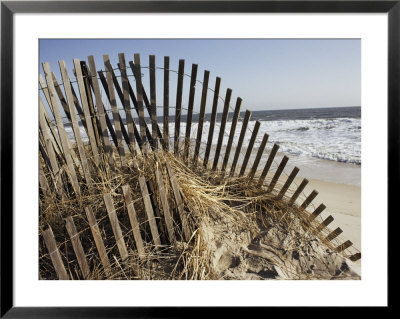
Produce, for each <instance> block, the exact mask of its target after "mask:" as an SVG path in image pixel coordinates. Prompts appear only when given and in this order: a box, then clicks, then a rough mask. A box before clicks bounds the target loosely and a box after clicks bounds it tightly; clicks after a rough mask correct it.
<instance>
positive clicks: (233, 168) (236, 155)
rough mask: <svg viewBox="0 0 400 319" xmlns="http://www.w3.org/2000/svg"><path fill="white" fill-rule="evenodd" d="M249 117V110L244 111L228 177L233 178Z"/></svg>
mask: <svg viewBox="0 0 400 319" xmlns="http://www.w3.org/2000/svg"><path fill="white" fill-rule="evenodd" d="M250 117H251V112H250V111H249V110H246V113H245V115H244V119H243V122H242V128H241V130H240V136H239V141H238V144H237V145H236V151H235V156H234V157H233V161H232V166H231V173H230V176H233V175H234V174H235V169H236V165H237V162H238V160H239V155H240V151H241V150H242V145H243V141H244V137H245V135H246V131H247V125H248V124H249V120H250Z"/></svg>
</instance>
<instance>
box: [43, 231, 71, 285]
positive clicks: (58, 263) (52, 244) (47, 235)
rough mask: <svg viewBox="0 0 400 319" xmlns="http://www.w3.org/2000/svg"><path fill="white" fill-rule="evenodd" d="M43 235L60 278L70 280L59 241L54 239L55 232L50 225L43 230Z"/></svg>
mask: <svg viewBox="0 0 400 319" xmlns="http://www.w3.org/2000/svg"><path fill="white" fill-rule="evenodd" d="M42 236H43V239H44V242H45V244H46V247H47V251H48V252H49V255H50V258H51V261H52V263H53V266H54V269H55V270H56V273H57V276H58V279H59V280H68V279H69V277H68V274H67V271H66V270H65V267H64V264H63V261H62V259H61V254H60V251H59V250H58V247H57V243H56V240H55V239H54V234H53V231H52V229H51V227H50V226H49V228H48V229H46V230H45V231H43V232H42Z"/></svg>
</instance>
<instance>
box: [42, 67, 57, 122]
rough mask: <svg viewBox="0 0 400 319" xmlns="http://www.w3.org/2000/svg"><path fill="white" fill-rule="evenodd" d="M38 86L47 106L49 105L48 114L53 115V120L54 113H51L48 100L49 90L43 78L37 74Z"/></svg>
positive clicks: (51, 108) (51, 107) (51, 106)
mask: <svg viewBox="0 0 400 319" xmlns="http://www.w3.org/2000/svg"><path fill="white" fill-rule="evenodd" d="M39 84H40V88H41V89H42V91H43V94H44V96H45V98H46V101H47V104H48V105H49V109H50V112H51V114H52V115H53V117H54V118H55V116H54V111H53V105H52V104H51V100H50V95H49V89H48V88H47V85H46V82H45V80H44V77H43V75H41V74H39Z"/></svg>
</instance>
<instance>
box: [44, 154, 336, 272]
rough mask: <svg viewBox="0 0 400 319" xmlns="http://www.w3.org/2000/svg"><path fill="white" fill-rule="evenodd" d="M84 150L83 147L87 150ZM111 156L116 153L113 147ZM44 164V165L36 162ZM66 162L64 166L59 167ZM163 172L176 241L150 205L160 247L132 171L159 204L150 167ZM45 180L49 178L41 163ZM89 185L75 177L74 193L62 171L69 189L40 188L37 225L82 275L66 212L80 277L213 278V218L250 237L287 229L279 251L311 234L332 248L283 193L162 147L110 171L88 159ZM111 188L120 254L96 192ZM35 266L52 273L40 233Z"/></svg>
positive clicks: (68, 266)
mask: <svg viewBox="0 0 400 319" xmlns="http://www.w3.org/2000/svg"><path fill="white" fill-rule="evenodd" d="M88 152H89V150H88ZM114 156H115V158H116V163H118V162H119V157H118V154H116V153H115V154H114ZM166 162H168V163H169V164H170V166H171V168H172V170H173V172H174V173H175V175H176V178H177V181H178V185H179V187H180V189H181V194H182V195H183V198H184V206H185V207H184V209H185V212H186V213H187V216H188V221H189V227H190V229H191V233H192V236H191V238H190V240H189V241H185V240H184V239H183V238H184V236H183V231H182V225H181V222H180V218H179V215H178V212H177V207H176V203H175V200H174V196H173V190H172V188H171V185H170V182H169V178H168V174H167V171H166V168H165V165H164V163H166ZM43 166H44V167H45V165H43ZM65 167H66V166H63V167H62V169H64V168H65ZM156 167H159V168H160V169H161V170H162V172H163V178H164V185H165V191H166V194H167V198H168V201H169V206H170V208H171V211H172V213H173V219H174V231H175V234H176V236H177V243H176V244H175V245H172V244H171V243H170V242H169V240H168V236H167V232H166V226H165V223H164V218H163V212H162V209H158V211H157V210H156V219H157V224H158V228H159V230H160V233H161V242H162V246H161V247H155V246H154V244H153V240H152V237H151V232H150V227H149V223H148V218H147V215H146V212H145V207H144V204H143V199H142V194H141V190H140V187H139V181H138V177H139V176H144V177H145V178H146V181H147V182H148V186H149V192H150V194H151V198H152V201H153V205H154V206H155V207H161V201H160V198H159V193H158V192H157V191H156V188H157V187H156V185H157V184H156V180H155V174H154V172H155V169H156ZM46 173H47V175H48V181H49V184H51V179H50V175H49V171H48V170H47V169H46ZM91 173H92V177H93V188H94V191H92V192H89V191H88V187H87V184H86V183H85V181H84V179H83V177H82V176H79V182H80V186H81V191H82V193H81V196H75V194H74V193H73V192H72V191H71V187H70V185H69V183H68V180H67V178H66V175H65V172H64V174H63V180H64V185H66V191H67V193H68V196H67V198H66V199H62V198H61V197H60V196H59V195H58V194H57V192H56V191H55V190H53V191H52V192H51V195H47V196H44V194H42V193H40V218H39V221H40V222H39V228H40V229H39V230H40V231H43V230H45V229H46V228H48V227H49V226H51V228H52V229H53V232H54V235H55V238H56V241H57V243H58V245H59V250H60V253H61V255H62V258H63V262H64V265H65V266H66V269H67V272H68V274H69V276H70V277H71V278H73V279H82V274H81V272H80V270H79V265H78V263H77V260H76V257H75V254H74V252H73V249H72V245H71V242H70V239H69V237H68V234H67V232H66V229H65V221H64V219H65V218H66V217H67V216H72V217H73V219H74V222H75V225H76V227H77V229H78V232H79V236H80V239H81V242H82V245H83V249H84V251H85V254H86V256H87V259H88V263H89V266H90V269H91V275H90V278H86V279H105V278H106V277H107V278H108V279H113V280H120V279H121V280H124V279H143V280H147V279H195V280H197V279H217V278H218V274H217V273H216V272H215V269H214V268H213V267H212V262H211V259H212V254H213V251H212V250H211V249H210V245H209V243H207V239H205V238H204V232H203V230H204V229H206V228H208V227H213V225H216V224H225V225H230V227H232V229H235V230H237V231H238V232H239V233H240V232H243V233H248V234H250V237H251V238H252V239H254V238H257V237H259V236H260V234H263V232H265V231H266V230H267V229H270V228H271V227H275V228H277V229H280V230H281V231H284V232H285V233H286V234H294V235H293V238H294V239H293V241H292V243H291V244H288V246H287V247H285V249H286V250H288V251H290V249H293V250H295V249H299V247H301V246H302V245H306V243H308V242H309V241H310V240H311V239H313V238H318V240H319V241H320V242H321V245H325V246H326V247H327V248H330V249H333V247H332V244H331V243H330V242H326V241H325V240H324V237H325V236H326V233H313V231H312V230H313V229H315V226H316V225H315V222H314V223H312V224H310V223H308V222H307V217H308V213H306V212H305V211H303V210H300V209H299V208H297V207H296V206H289V205H288V204H287V201H286V200H276V196H275V195H274V194H272V193H267V192H266V191H265V190H263V189H260V188H259V187H257V186H256V185H255V184H254V183H253V182H252V181H250V180H248V179H247V178H246V177H228V176H224V174H222V173H220V172H214V171H212V170H210V169H207V168H204V167H203V166H202V164H201V163H200V162H199V163H195V164H194V163H187V162H185V161H183V160H181V159H180V158H178V157H175V156H174V155H173V154H171V153H169V152H163V151H158V152H149V153H148V154H145V155H137V156H134V157H130V158H129V161H128V165H126V166H125V167H123V168H121V167H120V165H117V170H116V172H115V173H112V172H111V171H110V170H106V169H95V166H94V165H92V172H91ZM123 185H129V186H130V188H131V190H132V193H131V195H132V199H133V202H134V206H135V209H136V212H137V217H138V221H139V224H140V230H141V235H142V238H143V240H144V243H145V256H144V258H139V256H138V254H137V251H136V248H135V247H136V246H135V242H134V239H133V235H132V228H131V226H130V221H129V218H128V214H127V210H126V204H125V201H124V196H123V194H122V189H121V187H122V186H123ZM104 193H110V194H111V195H112V198H113V202H114V207H115V209H116V212H117V216H118V219H119V222H120V224H121V229H122V232H123V235H124V240H125V242H126V245H127V247H128V251H129V258H128V259H127V260H125V261H122V260H121V258H120V255H119V252H118V249H117V245H116V242H115V239H114V235H113V232H112V228H111V225H110V223H109V220H108V215H107V211H106V208H105V205H104V202H103V194H104ZM86 206H91V207H92V209H93V211H94V213H95V217H96V219H97V222H98V224H99V227H100V230H101V235H102V238H103V240H104V244H105V247H106V250H107V254H108V257H109V259H110V263H111V274H110V275H109V276H106V273H105V271H104V269H103V267H102V266H101V261H100V258H99V257H98V253H97V250H96V246H95V243H94V240H93V237H92V234H91V231H90V227H89V224H88V222H87V219H86V215H85V211H84V208H85V207H86ZM39 266H40V267H39V268H40V269H39V271H40V275H41V277H42V278H44V279H56V278H57V277H56V273H55V271H54V268H53V266H52V263H51V260H50V258H49V255H48V252H47V249H46V247H45V245H44V243H43V239H42V237H41V236H40V250H39Z"/></svg>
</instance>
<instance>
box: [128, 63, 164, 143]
mask: <svg viewBox="0 0 400 319" xmlns="http://www.w3.org/2000/svg"><path fill="white" fill-rule="evenodd" d="M129 65H130V67H131V69H132V72H133V75H134V76H135V79H136V74H135V71H134V70H135V65H134V64H133V62H132V61H129ZM129 87H130V88H129V94H130V96H131V99H132V101H133V105H134V106H135V110H136V112H137V114H138V115H139V106H138V103H137V100H136V98H134V92H133V89H132V87H131V85H130V84H129ZM142 93H143V102H144V105H145V106H146V109H147V112H148V113H149V115H150V116H151V108H150V102H149V99H148V98H147V94H146V90H145V89H144V86H143V83H142ZM135 101H136V102H135ZM157 134H158V138H159V139H160V140H162V138H163V135H162V133H161V130H160V127H159V126H158V124H157ZM146 136H147V140H148V141H150V143H151V141H152V136H151V133H150V131H149V128H148V127H147V124H146Z"/></svg>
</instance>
